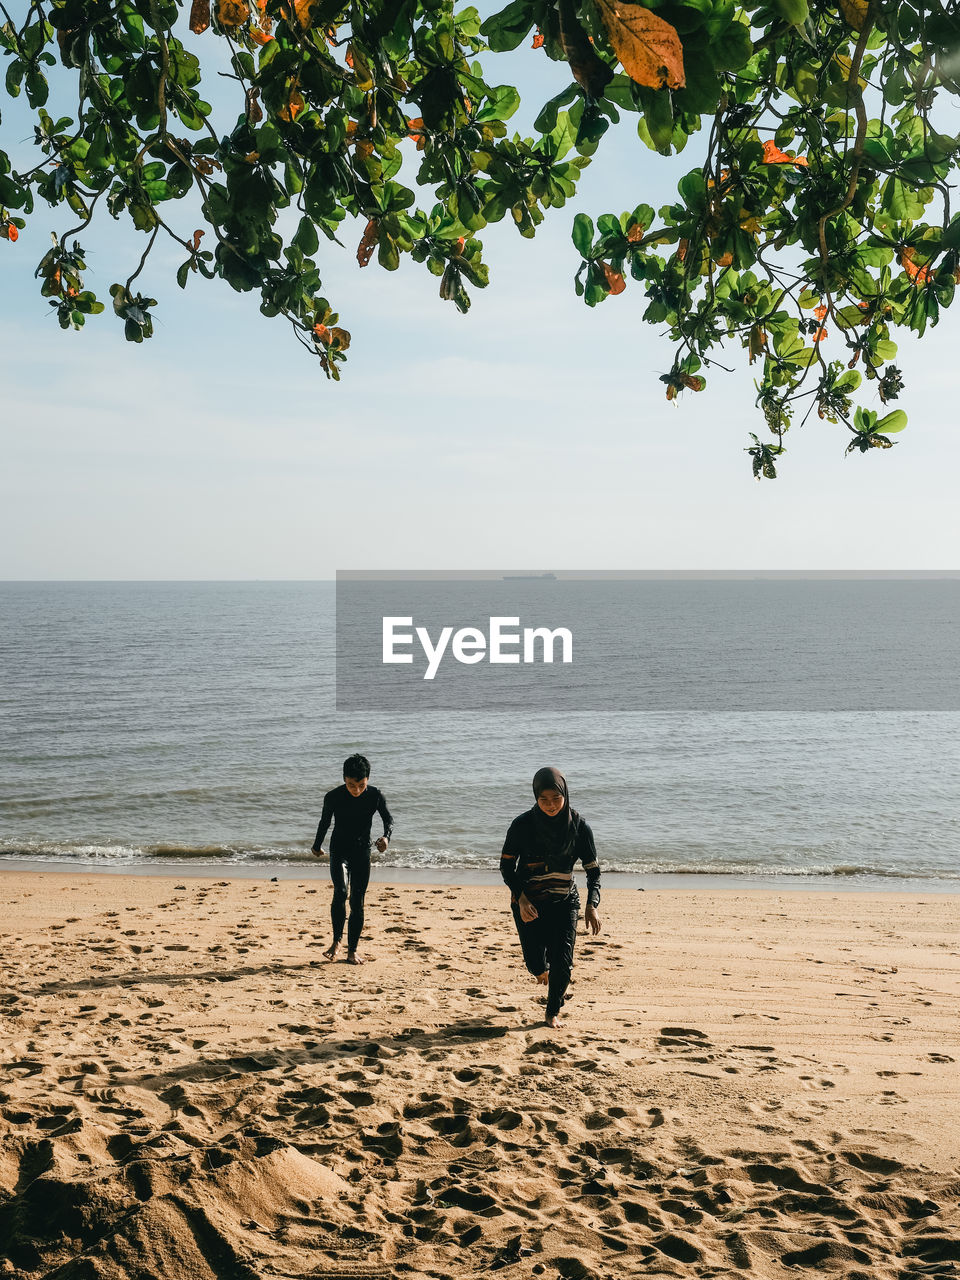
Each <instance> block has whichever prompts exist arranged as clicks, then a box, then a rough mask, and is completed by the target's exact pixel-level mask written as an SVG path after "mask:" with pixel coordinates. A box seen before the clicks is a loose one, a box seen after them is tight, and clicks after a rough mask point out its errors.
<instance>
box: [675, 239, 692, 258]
mask: <svg viewBox="0 0 960 1280" xmlns="http://www.w3.org/2000/svg"><path fill="white" fill-rule="evenodd" d="M689 248H690V241H689V240H681V241H680V243H679V244H678V245H677V257H678V258H679V259H680V261H681V262H684V261H686V257H687V250H688V249H689Z"/></svg>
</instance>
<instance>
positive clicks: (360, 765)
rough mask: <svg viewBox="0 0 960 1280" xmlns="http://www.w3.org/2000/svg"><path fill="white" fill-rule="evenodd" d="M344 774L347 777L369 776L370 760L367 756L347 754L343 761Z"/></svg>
mask: <svg viewBox="0 0 960 1280" xmlns="http://www.w3.org/2000/svg"><path fill="white" fill-rule="evenodd" d="M343 776H344V777H345V778H369V777H370V761H369V760H368V759H367V757H366V756H361V755H353V756H347V758H346V760H344V762H343Z"/></svg>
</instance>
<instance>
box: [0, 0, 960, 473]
mask: <svg viewBox="0 0 960 1280" xmlns="http://www.w3.org/2000/svg"><path fill="white" fill-rule="evenodd" d="M10 2H11V0H6V2H2V0H0V15H2V17H3V19H4V22H3V25H2V27H0V46H2V48H3V49H4V51H5V54H6V66H5V73H6V92H7V94H8V95H10V96H13V97H16V96H18V95H19V94H20V93H21V92H23V93H24V94H25V95H26V98H27V101H28V103H29V106H30V108H31V109H32V112H33V114H34V116H35V143H36V148H37V154H36V163H35V165H34V166H33V167H32V168H24V169H19V168H18V169H14V167H13V165H12V163H11V159H10V156H9V154H8V153H6V152H3V151H0V236H2V237H5V238H6V239H7V240H8V241H15V240H16V239H17V237H18V234H19V231H20V229H22V228H23V227H24V226H25V219H26V218H27V217H30V216H39V217H41V218H48V217H49V216H50V215H49V213H47V212H42V213H40V214H39V215H38V212H37V211H38V207H39V208H41V209H42V208H43V207H44V206H47V207H48V208H51V209H54V210H56V211H57V213H58V214H59V215H60V219H61V222H67V223H70V224H72V225H68V226H66V228H65V229H64V230H62V231H58V232H56V233H55V234H54V236H53V244H52V247H51V248H50V250H49V251H48V252H47V253H46V255H45V256H44V258H43V260H42V261H41V262H40V264H39V267H38V269H37V275H38V277H39V278H40V280H41V281H42V285H41V290H42V293H43V294H44V295H45V296H46V297H48V298H49V300H50V304H51V306H53V307H54V308H55V309H56V314H57V316H58V318H59V322H60V324H61V326H63V327H64V328H68V327H79V326H81V325H82V324H83V323H84V321H85V319H86V317H87V316H89V315H91V314H95V313H98V312H100V311H102V310H103V309H104V304H103V303H102V302H101V301H100V300H99V299H98V298H97V297H96V296H95V294H94V293H93V292H92V291H90V290H89V289H87V288H86V287H85V285H84V279H83V276H84V271H85V261H84V252H83V249H82V247H81V245H80V244H79V243H78V241H77V240H76V239H75V237H76V236H78V235H80V234H81V233H82V232H83V230H84V229H85V228H86V227H87V226H88V225H89V224H90V223H91V221H92V219H93V218H94V217H95V216H96V215H98V214H99V213H100V212H101V211H102V210H104V209H105V210H106V212H107V214H109V215H110V216H111V217H113V218H117V219H119V218H129V219H131V220H132V221H133V224H134V226H135V227H137V228H138V229H139V230H140V231H141V232H143V233H144V236H145V249H144V252H143V255H142V257H141V258H140V259H139V261H137V262H133V263H131V264H130V274H129V275H128V277H127V278H126V279H125V280H124V281H123V282H122V283H121V282H117V283H115V284H113V285H112V286H111V287H110V294H111V297H112V301H113V309H114V312H115V313H116V314H117V316H119V317H120V319H121V320H122V321H123V324H124V329H125V334H126V337H127V339H128V340H130V341H133V342H141V341H143V339H144V338H147V337H150V336H151V333H152V314H153V310H154V308H155V306H156V301H155V299H153V298H150V297H146V296H144V295H143V294H142V293H140V292H139V291H138V288H137V281H138V280H139V279H140V278H141V276H142V274H143V272H144V268H145V266H146V264H147V261H148V259H149V256H150V252H151V250H152V249H153V247H154V245H155V244H156V243H157V240H158V237H160V236H161V235H163V236H166V237H169V238H171V239H172V240H173V241H174V242H176V243H177V244H178V245H180V246H181V248H182V250H183V253H184V258H183V262H182V264H181V265H180V267H179V270H178V271H177V282H178V284H179V285H180V286H181V287H185V286H186V285H187V283H188V281H190V280H191V279H192V278H193V277H194V276H195V275H202V276H206V277H208V278H212V277H214V276H220V277H222V278H223V279H225V280H226V281H227V282H228V283H229V284H230V285H231V286H232V287H233V288H234V289H236V290H239V291H241V292H249V291H257V292H258V293H259V295H260V310H261V311H262V312H263V313H264V314H265V315H267V316H278V315H281V316H284V317H285V318H286V319H287V320H288V321H289V322H290V324H291V325H292V326H293V329H294V332H295V334H296V336H297V337H298V338H299V340H300V341H301V342H302V343H303V344H304V345H305V346H306V347H307V348H308V349H309V350H310V351H311V352H312V353H313V354H315V355H316V356H317V357H318V358H319V361H320V363H321V365H322V367H323V369H324V370H325V372H326V373H327V375H328V376H330V377H333V378H337V377H338V376H339V371H340V366H341V365H342V363H343V361H344V360H345V358H346V352H347V348H348V347H349V345H350V335H349V332H348V331H347V330H346V329H345V328H343V327H341V326H340V324H339V323H338V316H337V314H336V313H335V311H334V309H333V306H332V304H331V303H330V302H328V300H327V299H326V298H325V297H323V295H322V292H321V289H322V285H321V279H320V271H319V267H318V264H317V258H318V251H319V249H320V246H321V244H322V243H323V242H324V241H325V240H326V241H337V242H339V241H338V236H339V234H340V233H341V231H342V230H343V226H342V224H344V220H345V219H347V218H348V217H359V218H361V219H365V220H366V227H365V230H364V231H363V234H362V238H361V240H360V243H359V246H358V248H357V258H358V261H359V263H360V265H361V266H365V265H367V263H369V262H370V261H371V260H372V258H373V257H374V256H376V258H377V260H378V261H379V263H380V265H381V266H382V267H385V268H386V269H387V270H393V269H395V268H396V267H397V266H398V264H399V261H400V256H401V255H402V254H404V253H407V254H410V255H411V257H412V258H413V259H414V260H415V261H417V262H422V263H424V264H425V266H426V268H427V270H428V271H430V272H432V273H433V274H434V275H436V276H437V277H439V280H440V296H441V297H442V298H444V299H447V300H449V301H451V302H453V303H454V305H455V306H457V307H458V308H459V309H460V310H461V311H466V310H467V309H468V307H469V306H470V289H471V288H482V287H484V286H485V285H486V284H487V279H488V273H487V267H486V265H485V263H484V261H483V256H482V250H483V246H482V240H481V236H482V232H483V229H484V228H485V227H486V225H487V224H488V223H492V222H497V221H500V220H501V219H504V218H509V219H510V220H511V221H512V222H513V223H514V225H515V226H516V228H517V231H518V232H519V234H520V235H521V236H525V237H530V236H533V235H534V233H535V231H536V228H537V226H538V224H539V223H540V222H541V221H542V220H543V218H544V216H545V214H546V211H547V210H548V209H554V208H562V207H563V206H564V205H565V204H566V203H567V202H568V201H569V200H571V199H572V197H573V196H574V195H575V192H576V188H577V182H578V179H579V177H580V175H581V172H582V171H583V169H584V167H585V166H586V165H587V164H589V162H590V158H591V156H592V155H593V154H594V153H595V152H596V150H597V148H598V147H599V146H601V145H602V144H603V138H604V135H605V134H606V133H607V131H608V130H609V129H610V127H611V126H612V125H616V124H618V123H621V122H623V121H624V120H626V121H627V123H628V124H629V122H630V121H633V122H634V123H633V127H636V128H637V129H638V131H639V135H640V137H641V138H642V139H643V141H644V143H646V145H647V146H648V147H649V148H650V149H651V150H652V151H654V152H659V153H661V154H664V155H667V154H671V153H673V152H678V151H681V150H683V148H684V146H685V145H686V143H687V142H688V139H690V138H691V137H692V136H693V135H695V134H700V135H701V138H702V142H703V144H704V147H703V149H702V150H701V153H700V154H701V155H703V159H702V163H698V164H697V165H696V166H695V167H694V168H692V169H691V170H690V171H689V172H688V173H687V174H686V175H685V176H684V177H683V178H682V179H681V181H680V183H679V187H678V194H677V199H676V200H675V201H674V202H673V203H672V204H669V205H667V206H665V207H663V208H661V209H660V210H659V211H655V210H654V209H653V208H651V207H650V206H649V205H647V204H644V203H639V204H637V205H636V206H635V207H634V208H633V209H632V210H630V211H628V212H626V213H622V214H619V215H618V214H613V213H606V214H601V215H600V216H599V217H597V218H596V220H595V221H594V220H593V219H592V218H590V217H589V216H587V214H586V213H583V212H579V213H577V214H576V216H575V218H574V220H573V244H574V247H575V250H576V253H577V254H579V257H580V267H579V270H578V271H577V273H576V281H575V283H576V290H577V292H578V294H580V295H581V296H582V297H583V299H584V301H585V302H586V304H587V305H588V306H591V307H593V306H596V305H597V304H598V303H600V302H603V301H605V300H606V299H607V298H609V297H610V296H611V295H613V296H615V295H619V294H621V293H623V292H624V291H627V290H630V289H632V290H637V289H639V290H640V291H641V293H642V295H643V298H644V304H645V308H644V311H643V318H644V319H645V320H647V321H649V322H651V323H652V324H654V325H657V326H659V327H660V328H661V329H663V330H665V331H666V333H667V334H668V335H669V337H670V339H671V340H672V342H673V344H674V360H673V365H672V368H671V369H670V370H669V372H668V373H666V374H664V375H663V378H662V382H663V383H665V385H666V395H667V398H668V399H672V398H674V397H676V396H677V395H679V394H681V393H682V392H683V391H685V390H690V391H702V390H703V389H704V386H705V383H706V378H705V375H704V372H702V371H703V370H709V368H710V367H711V366H712V365H716V364H717V363H718V361H719V358H720V357H721V356H722V355H723V351H724V349H725V348H726V347H729V346H730V345H731V344H732V345H733V346H734V347H737V346H741V347H742V348H743V349H744V350H745V351H746V353H747V357H746V358H747V360H748V361H749V363H750V364H751V365H754V366H755V374H756V387H757V403H758V405H759V407H760V409H761V410H762V414H763V418H764V419H765V424H766V430H765V431H764V434H763V436H762V437H761V436H757V435H753V436H752V439H753V441H754V443H753V445H752V446H751V447H750V448H749V449H748V453H749V455H750V458H751V460H752V466H753V470H754V474H756V475H757V476H758V477H760V476H768V477H773V476H775V474H776V465H777V460H778V457H779V455H780V454H781V453H782V452H783V447H784V444H783V441H784V433H785V432H786V431H787V429H788V428H789V426H790V423H791V419H792V417H793V416H794V415H795V413H796V412H797V411H798V410H799V411H800V413H801V414H802V415H803V416H807V415H809V414H810V413H811V412H816V413H817V414H818V415H819V416H820V417H821V418H826V419H828V420H829V421H830V422H837V423H842V424H843V425H844V427H845V428H846V429H847V430H848V432H849V434H848V435H847V437H846V439H847V451H848V452H849V451H851V450H860V451H862V452H866V451H867V450H868V449H871V448H874V447H881V448H886V447H889V446H890V444H891V443H892V441H891V439H890V437H891V435H892V434H893V433H895V432H897V431H899V430H901V429H902V428H903V426H904V425H905V423H906V415H905V414H904V413H903V411H902V410H899V409H895V410H892V411H888V412H884V413H883V416H881V415H880V413H878V412H876V411H874V410H870V409H866V408H864V407H862V406H855V405H854V396H855V393H856V392H857V390H858V388H859V387H860V386H861V379H862V378H864V377H865V378H866V379H867V380H869V381H870V382H872V383H873V384H874V389H875V390H876V391H878V392H879V399H880V401H881V402H882V405H883V406H884V408H885V407H886V404H887V402H889V401H891V400H894V399H895V398H896V397H897V395H898V394H899V392H900V390H901V387H902V380H901V376H900V373H899V370H898V369H897V367H896V365H895V364H893V363H892V361H893V360H894V359H895V357H896V352H897V348H896V345H895V343H894V341H893V339H892V338H891V332H892V331H893V330H895V329H896V328H897V327H898V326H905V327H906V328H908V329H911V330H913V331H914V332H915V333H917V334H922V333H923V332H924V330H925V328H926V326H927V325H930V324H935V323H936V322H937V320H938V317H939V313H940V309H941V308H942V307H945V306H948V305H949V304H950V302H951V301H952V299H953V295H954V291H955V289H956V286H957V283H958V281H960V214H958V215H955V214H954V213H953V210H952V208H951V178H952V177H953V174H954V172H955V170H956V167H957V163H958V152H960V138H956V137H953V136H950V135H948V134H945V133H943V132H941V131H940V130H939V128H938V127H937V125H938V123H940V121H941V117H942V116H944V115H945V114H946V112H945V111H944V110H943V106H942V105H939V106H938V102H940V103H942V101H943V95H944V94H946V95H948V96H950V95H957V94H958V93H960V16H958V13H957V6H956V4H954V3H938V2H936V0H931V2H929V3H924V2H923V0H906V2H901V0H896V2H894V0H839V3H838V4H828V3H821V2H820V0H764V2H763V3H758V2H757V0H743V3H740V4H737V3H736V2H735V0H648V3H647V4H645V5H640V4H636V3H631V2H630V0H511V3H509V4H508V5H507V6H506V8H504V9H502V10H501V11H500V12H498V13H496V14H494V15H492V16H489V17H487V18H486V20H485V21H481V17H480V15H479V14H478V12H477V10H476V9H474V8H461V9H459V10H455V9H454V6H453V4H452V0H392V2H391V0H364V2H363V3H361V2H360V0H354V2H353V3H349V4H344V3H342V0H192V6H191V8H190V9H189V12H188V11H187V9H186V8H185V7H183V6H181V4H180V3H179V2H178V0H30V2H29V4H28V5H27V4H26V3H25V0H24V3H21V5H20V10H21V12H19V13H17V14H16V15H13V14H11V13H10V12H9V8H8V5H9V4H10ZM14 7H16V6H14ZM24 8H26V12H25V13H24V12H22V10H23V9H24ZM188 27H189V30H190V32H192V33H193V34H192V35H190V36H188V35H187V28H188ZM526 41H531V42H532V44H533V47H534V48H536V49H540V50H541V51H542V56H544V57H546V58H550V59H553V60H554V61H556V62H561V63H565V64H567V66H568V67H569V72H570V83H569V85H568V87H567V88H565V89H564V90H563V91H562V92H561V93H559V94H558V95H557V96H556V97H554V98H552V99H551V100H550V101H549V102H547V103H546V104H544V105H543V107H542V109H541V110H540V111H539V114H538V115H537V117H536V121H535V125H534V131H533V132H534V135H535V136H533V137H522V136H520V135H518V134H515V133H514V134H512V133H511V132H510V131H509V130H508V126H507V121H508V120H509V118H510V117H511V115H513V113H514V112H515V111H516V109H517V107H518V106H519V104H520V94H519V91H518V89H517V88H515V87H514V86H512V85H509V84H507V85H499V84H496V83H493V81H494V80H495V79H496V75H495V73H496V70H497V59H496V56H495V55H496V53H498V52H503V51H507V50H511V49H514V48H516V47H517V46H519V45H520V44H521V43H523V42H526ZM185 42H186V43H185ZM205 42H206V44H205ZM208 46H209V47H210V50H211V54H210V61H209V63H205V64H204V67H205V74H206V75H207V78H208V82H209V79H210V77H211V76H212V75H213V74H215V73H216V72H217V71H218V69H219V68H227V69H228V71H227V74H228V76H229V78H230V80H231V82H232V84H233V88H234V90H235V93H236V103H237V116H236V118H235V120H234V117H233V116H231V122H230V125H229V127H228V130H227V132H221V131H220V129H219V128H218V127H216V126H215V124H214V118H213V112H212V109H211V107H210V105H209V104H208V103H207V102H206V101H205V100H204V91H203V85H202V83H201V71H202V68H201V62H200V60H199V59H198V56H197V54H196V53H195V52H194V50H195V49H197V50H200V51H201V53H202V52H203V50H204V48H206V47H208ZM501 61H502V59H501ZM58 63H59V64H62V66H63V67H65V68H68V69H69V73H68V74H72V76H73V82H74V89H75V99H76V106H75V108H74V110H73V112H72V114H71V115H70V116H63V117H60V118H56V119H55V118H54V117H53V116H52V115H51V114H50V113H49V112H48V110H47V102H48V93H49V85H48V75H49V73H50V69H51V68H54V67H56V65H57V64H58ZM64 74H65V73H64V72H59V73H57V75H58V81H59V78H60V77H62V76H63V75H64ZM221 74H222V72H221ZM704 151H705V154H704ZM408 174H412V175H413V177H412V178H411V179H409V180H410V182H411V184H412V185H406V182H405V181H401V175H402V176H403V178H404V179H406V178H407V175H408ZM637 181H638V179H637V177H636V175H626V174H625V175H624V177H623V183H624V186H627V185H628V184H633V183H636V182H637ZM415 186H417V187H419V188H421V189H423V191H424V192H425V193H429V195H428V199H427V200H425V201H424V205H425V207H424V208H419V207H417V195H416V194H415V191H414V187H415ZM630 194H632V195H633V198H634V199H636V198H637V196H638V195H642V192H638V193H630ZM197 224H199V225H197ZM614 305H617V304H614ZM828 350H829V351H831V352H834V353H835V354H834V355H833V356H828V355H827V351H828Z"/></svg>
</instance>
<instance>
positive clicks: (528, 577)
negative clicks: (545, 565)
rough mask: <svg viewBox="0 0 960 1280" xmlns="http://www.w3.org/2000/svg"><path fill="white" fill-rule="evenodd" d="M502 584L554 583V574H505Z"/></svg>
mask: <svg viewBox="0 0 960 1280" xmlns="http://www.w3.org/2000/svg"><path fill="white" fill-rule="evenodd" d="M503 580H504V582H556V580H557V575H556V574H555V573H505V574H504V575H503Z"/></svg>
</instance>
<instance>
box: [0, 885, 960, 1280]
mask: <svg viewBox="0 0 960 1280" xmlns="http://www.w3.org/2000/svg"><path fill="white" fill-rule="evenodd" d="M506 897H507V895H506V891H505V890H504V889H502V888H500V887H497V888H492V887H470V888H462V889H460V888H451V887H449V886H444V887H442V888H437V887H432V886H429V885H396V886H390V885H382V884H381V885H375V886H373V887H372V888H371V892H370V894H369V896H368V941H367V943H366V947H365V952H364V954H365V956H366V958H367V963H366V964H365V965H363V966H362V967H356V968H355V967H351V966H348V965H346V964H343V963H337V964H330V963H328V962H326V961H324V960H323V958H322V949H323V947H324V946H325V945H327V943H328V942H329V914H328V910H329V887H328V886H327V885H326V884H324V883H323V882H317V881H312V882H306V881H305V882H303V883H298V882H297V881H291V880H284V881H281V882H279V883H271V882H269V881H268V880H263V881H253V880H235V881H230V880H229V877H227V876H224V877H223V878H222V879H218V880H216V881H214V880H201V879H174V878H169V879H164V878H160V877H135V876H130V877H113V876H111V877H94V876H78V875H74V874H62V873H54V872H51V873H44V874H38V873H29V872H13V871H6V872H3V873H0V907H2V920H3V925H2V932H3V939H2V955H3V969H2V982H0V1028H2V1043H0V1135H2V1136H0V1258H2V1261H0V1274H2V1275H6V1276H17V1277H20V1276H23V1277H53V1276H56V1277H57V1278H58V1280H67V1278H75V1277H76V1278H83V1280H88V1278H90V1280H92V1278H94V1277H97V1278H100V1277H103V1278H109V1280H121V1278H122V1280H145V1278H146V1277H176V1278H178V1280H179V1278H180V1277H184V1278H185V1280H193V1278H194V1277H195V1278H196V1280H210V1278H211V1277H217V1278H218V1280H257V1278H258V1277H262V1278H263V1280H267V1278H270V1277H301V1276H303V1277H306V1276H311V1277H318V1278H320V1277H354V1278H356V1277H390V1276H404V1277H412V1278H415V1277H420V1276H424V1277H425V1276H431V1277H456V1278H458V1280H459V1278H460V1277H473V1276H476V1275H479V1274H482V1273H484V1272H487V1271H500V1272H502V1274H503V1275H504V1277H505V1280H510V1278H511V1277H527V1276H544V1277H546V1280H554V1278H555V1277H558V1276H559V1277H563V1280H577V1277H597V1278H600V1277H609V1278H610V1280H615V1278H616V1280H619V1277H624V1276H634V1275H638V1276H639V1275H643V1276H655V1275H675V1276H704V1277H711V1276H742V1277H758V1278H759V1277H782V1276H784V1275H785V1274H789V1273H790V1272H791V1269H792V1270H793V1271H795V1272H798V1273H807V1274H813V1273H814V1272H817V1271H821V1272H827V1273H831V1274H838V1275H844V1276H849V1277H852V1278H856V1280H867V1278H868V1277H869V1278H870V1280H875V1278H876V1277H889V1280H912V1278H913V1277H916V1278H917V1280H921V1277H931V1276H932V1277H940V1276H944V1277H945V1276H955V1275H956V1274H957V1273H958V1271H960V1105H958V1104H960V1071H958V1069H957V1065H956V1063H957V1061H960V1018H958V997H960V929H958V925H960V899H958V898H957V897H955V896H947V895H933V894H929V895H905V894H870V895H867V894H851V893H836V894H833V893H803V892H789V893H774V892H770V891H758V892H752V891H751V892H747V891H743V892H740V891H735V890H727V891H714V890H710V891H700V890H698V889H691V890H686V891H680V892H673V891H670V892H667V891H655V892H651V891H647V892H638V891H630V890H623V889H621V890H613V891H608V892H606V893H605V894H604V897H603V902H602V905H601V915H602V919H603V932H602V933H601V934H600V935H599V937H598V938H596V939H592V938H591V939H587V938H586V937H585V936H583V935H581V937H580V938H579V939H578V956H577V966H576V968H575V971H574V986H573V988H572V992H571V995H572V999H571V1001H570V1002H569V1003H568V1004H567V1006H566V1007H565V1010H564V1016H565V1021H564V1026H563V1028H562V1029H561V1030H559V1031H558V1030H549V1029H548V1028H546V1027H545V1026H544V1025H543V1006H542V1003H541V996H540V990H539V989H538V988H537V987H536V986H535V984H533V982H532V980H531V979H530V978H529V976H528V975H527V974H526V972H525V970H524V969H523V968H522V966H521V962H520V955H519V947H518V945H517V942H516V938H515V935H514V930H513V923H512V920H511V918H510V916H509V913H508V911H507V901H506Z"/></svg>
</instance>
